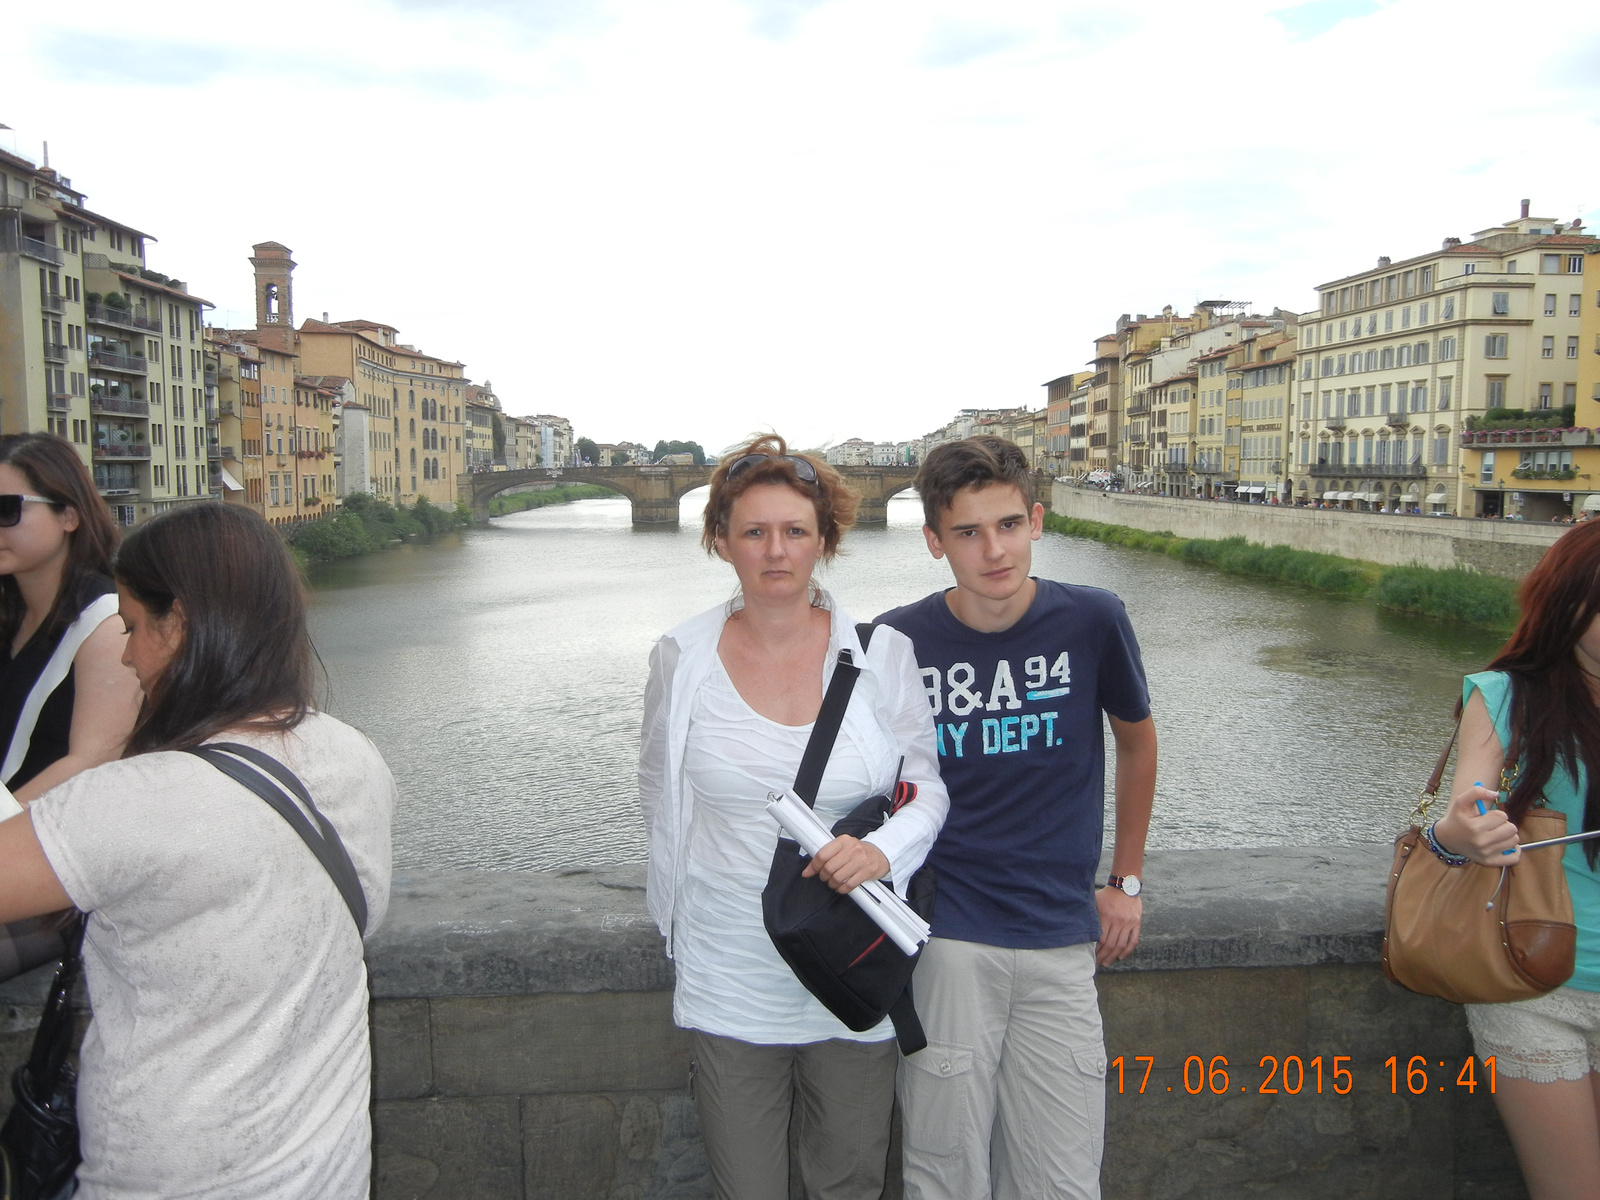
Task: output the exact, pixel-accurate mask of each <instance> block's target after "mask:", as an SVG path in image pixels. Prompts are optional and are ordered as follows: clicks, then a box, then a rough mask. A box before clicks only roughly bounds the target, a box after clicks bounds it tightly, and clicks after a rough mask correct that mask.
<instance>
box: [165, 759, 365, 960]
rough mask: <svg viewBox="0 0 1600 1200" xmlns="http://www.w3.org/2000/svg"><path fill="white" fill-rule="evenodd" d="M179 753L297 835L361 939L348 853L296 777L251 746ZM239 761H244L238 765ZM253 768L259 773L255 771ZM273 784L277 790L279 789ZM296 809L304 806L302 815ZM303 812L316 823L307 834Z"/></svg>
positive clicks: (357, 889) (357, 881)
mask: <svg viewBox="0 0 1600 1200" xmlns="http://www.w3.org/2000/svg"><path fill="white" fill-rule="evenodd" d="M185 753H187V754H192V755H194V756H195V757H196V758H201V759H204V760H205V761H206V762H208V763H210V764H211V765H212V766H213V767H215V768H216V769H217V770H219V771H221V772H222V773H223V774H224V775H226V776H227V777H228V778H229V779H232V780H233V781H234V782H236V783H241V784H243V785H244V786H245V787H247V788H249V789H250V790H251V791H252V792H254V793H255V794H256V795H258V796H260V797H261V798H262V799H263V800H265V801H266V802H267V803H268V804H270V805H271V806H272V809H273V811H274V812H276V813H277V814H278V815H279V816H280V817H282V818H283V819H284V820H285V821H287V822H288V823H289V828H291V829H293V830H294V831H295V833H297V834H299V835H300V840H301V841H303V842H304V843H305V844H306V845H307V846H309V847H310V849H311V853H313V854H315V855H316V856H317V861H318V862H320V863H321V864H322V867H323V870H325V871H327V872H328V877H329V878H330V879H332V880H333V884H334V886H335V887H337V888H338V889H339V895H341V896H342V897H344V903H345V907H347V908H348V909H349V910H350V915H351V916H352V917H353V918H355V923H356V931H357V932H358V933H360V934H361V935H362V936H363V937H364V936H366V932H367V894H366V892H364V891H362V889H361V877H360V876H359V875H358V874H357V873H356V868H355V864H354V863H353V862H351V861H350V853H349V851H347V850H346V849H345V848H344V842H343V841H342V840H340V837H339V831H338V830H337V829H335V828H334V827H333V823H332V822H331V821H329V820H328V818H327V817H325V816H323V815H322V810H321V809H319V808H318V807H317V805H316V802H315V801H314V800H312V799H311V793H310V792H308V791H306V786H305V784H303V783H301V782H300V779H299V777H298V776H296V775H295V773H294V772H293V771H291V770H289V768H288V767H286V766H284V765H283V764H282V763H281V762H279V761H278V760H277V759H275V758H273V757H272V755H270V754H264V753H263V752H261V751H260V750H257V749H256V748H255V747H254V746H244V745H241V744H239V743H238V742H211V743H209V744H207V745H204V746H191V747H190V748H189V749H188V750H187V751H185ZM240 759H244V760H246V761H244V762H240V761H239V760H240ZM252 764H253V765H252ZM257 767H259V768H261V770H257V769H256V768H257ZM262 771H266V772H268V773H270V774H271V775H272V776H273V779H275V780H276V781H277V782H276V783H274V782H273V779H268V778H267V776H266V775H263V774H262ZM278 784H282V785H283V786H282V787H279V786H278ZM284 788H287V789H288V790H289V791H290V792H292V793H294V797H295V800H298V801H299V802H300V803H299V804H298V805H297V804H296V803H295V801H294V800H291V799H289V797H288V795H286V794H285V792H284ZM301 806H304V808H303V810H302V807H301ZM307 812H309V813H310V814H311V817H312V818H314V819H315V820H316V823H317V824H316V828H313V827H312V825H311V821H310V820H308V819H307V817H306V813H307Z"/></svg>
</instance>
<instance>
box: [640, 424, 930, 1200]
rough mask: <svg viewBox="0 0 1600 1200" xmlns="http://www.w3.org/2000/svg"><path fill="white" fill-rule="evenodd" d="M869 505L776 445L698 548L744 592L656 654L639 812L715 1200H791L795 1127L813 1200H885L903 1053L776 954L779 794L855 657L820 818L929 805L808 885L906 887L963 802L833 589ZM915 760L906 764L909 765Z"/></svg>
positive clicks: (719, 510)
mask: <svg viewBox="0 0 1600 1200" xmlns="http://www.w3.org/2000/svg"><path fill="white" fill-rule="evenodd" d="M857 504H858V497H857V496H856V495H855V493H853V492H852V491H850V489H849V488H847V487H846V486H845V484H844V482H843V480H842V479H841V478H840V476H839V474H838V472H836V471H835V470H833V468H832V467H830V466H828V464H827V463H825V462H823V461H822V460H821V459H819V458H816V457H813V456H812V455H808V454H792V453H790V452H789V450H788V447H787V446H786V444H785V443H784V441H783V439H782V438H780V437H776V436H770V437H762V438H758V439H756V440H755V441H753V442H752V443H751V444H750V445H748V446H746V447H744V448H743V449H742V450H739V451H738V452H736V453H734V454H732V455H730V456H729V457H727V458H725V459H724V460H723V461H722V463H721V464H720V465H719V466H718V467H717V469H716V471H715V472H714V473H713V475H712V477H711V494H710V497H709V498H708V500H707V501H706V510H705V526H704V534H703V539H702V540H703V544H704V546H705V548H706V550H707V551H709V552H711V553H714V554H716V555H717V556H718V557H719V558H721V559H722V560H723V561H725V562H727V563H729V564H730V565H731V566H732V567H733V570H734V574H735V575H736V576H737V578H738V583H739V592H738V594H737V596H736V597H735V598H734V599H733V600H731V601H730V602H728V603H726V604H719V605H717V606H716V607H715V608H713V609H711V610H709V611H707V612H704V613H701V614H700V615H699V616H697V617H694V618H691V619H690V620H688V621H685V622H684V623H683V624H681V625H679V626H678V627H677V628H675V629H673V630H672V631H671V632H669V633H668V634H667V635H666V636H664V637H663V638H661V640H660V641H658V642H657V643H656V646H655V649H654V651H653V652H652V653H651V656H650V682H649V685H648V687H647V688H646V691H645V703H644V730H643V744H642V747H641V750H640V757H639V801H640V805H641V807H642V809H643V814H644V822H645V827H646V829H647V831H648V834H649V840H650V866H649V879H648V889H647V894H648V900H649V904H650V911H651V914H652V915H653V916H654V918H655V920H656V922H657V924H658V925H659V926H660V928H661V932H662V934H663V935H664V936H665V937H666V939H667V953H668V955H669V956H670V957H672V958H673V959H674V960H675V963H676V968H677V985H676V990H675V992H674V995H673V1019H674V1021H675V1022H676V1023H677V1024H678V1025H679V1026H680V1027H681V1028H683V1029H686V1030H688V1032H689V1049H690V1055H691V1089H692V1091H693V1095H694V1101H695V1107H696V1109H697V1111H698V1113H699V1117H700V1128H701V1132H702V1134H703V1136H704V1139H705V1146H706V1154H707V1158H708V1160H709V1164H710V1169H711V1178H712V1184H713V1187H714V1190H715V1193H716V1195H717V1196H718V1197H719V1198H720V1200H787V1197H788V1196H789V1179H790V1162H789V1128H790V1119H791V1115H793V1116H794V1117H795V1118H796V1119H797V1126H798V1129H797V1132H798V1156H797V1157H798V1162H797V1164H796V1166H797V1167H798V1172H799V1176H800V1179H801V1181H802V1182H803V1184H804V1189H805V1194H806V1195H807V1196H808V1197H811V1198H812V1200H877V1197H879V1196H880V1194H881V1193H882V1191H883V1188H884V1181H885V1177H886V1169H887V1159H888V1149H889V1125H890V1112H891V1110H892V1108H893V1104H894V1082H895V1066H896V1062H897V1059H898V1057H899V1054H898V1051H897V1048H896V1044H895V1040H894V1030H893V1028H892V1026H891V1025H890V1023H889V1021H887V1020H885V1021H883V1022H881V1023H880V1024H879V1025H878V1026H876V1027H874V1028H873V1029H870V1030H867V1031H865V1032H863V1033H856V1032H852V1031H851V1030H850V1029H848V1028H847V1027H846V1026H845V1025H844V1024H842V1023H841V1022H840V1021H839V1019H838V1018H837V1017H835V1016H834V1015H833V1014H832V1013H831V1012H829V1011H828V1009H826V1008H825V1007H824V1006H823V1005H822V1004H821V1003H820V1002H819V1001H818V1000H816V998H815V997H813V996H812V995H811V993H810V992H808V991H807V990H806V989H805V987H804V986H803V985H802V984H801V983H800V981H799V980H798V979H797V978H796V976H795V975H794V974H793V972H792V971H791V970H790V969H789V967H788V966H787V965H786V964H785V963H784V961H783V959H782V958H780V957H779V955H778V952H777V950H776V948H775V947H774V946H773V943H772V940H771V938H770V937H769V936H768V934H767V931H766V928H765V925H764V924H763V920H762V889H763V888H764V886H765V885H766V882H767V877H768V872H769V869H770V867H771V865H772V861H773V853H774V850H775V847H776V845H777V842H778V838H779V829H778V826H777V824H776V823H775V822H774V821H773V819H772V818H771V817H770V816H769V815H768V814H767V808H766V798H767V796H768V795H769V794H770V793H778V792H783V791H785V790H786V789H788V788H789V787H790V786H791V785H792V783H793V781H794V779H795V776H796V773H797V770H798V768H799V765H800V760H801V756H802V754H803V752H804V750H805V748H806V744H807V741H808V740H809V737H810V734H811V726H812V723H813V722H814V721H815V719H816V718H817V715H818V710H819V709H820V708H821V705H822V697H823V693H824V691H825V689H826V687H827V685H828V683H829V681H830V680H831V678H832V674H833V668H834V663H835V661H836V660H837V659H838V657H839V654H840V651H841V650H849V651H850V652H851V654H852V657H853V658H854V661H855V663H856V664H857V665H858V666H860V667H861V675H860V677H859V679H858V680H857V683H856V687H855V692H854V694H853V696H852V698H851V701H850V704H849V707H848V708H847V710H846V714H845V718H844V724H843V727H842V729H841V730H840V733H839V737H838V740H837V741H836V743H835V745H834V748H833V752H832V755H831V757H830V758H829V759H828V763H827V769H826V771H825V773H824V775H823V778H822V783H821V786H820V788H819V790H818V793H817V796H816V813H817V816H818V817H819V818H821V820H822V822H823V824H825V825H829V826H831V825H833V824H834V823H835V822H836V821H837V820H839V819H840V818H841V817H843V816H845V815H846V814H848V813H849V812H850V811H851V809H853V808H854V807H855V806H856V805H857V804H858V803H859V802H861V801H862V800H865V799H866V798H868V797H870V796H875V795H883V794H886V793H887V792H889V791H891V790H892V789H893V787H894V784H895V780H896V777H897V774H898V776H899V777H900V778H901V779H904V780H907V781H909V782H911V783H914V784H915V785H916V786H917V789H918V794H917V797H916V799H915V800H913V801H911V802H910V803H909V804H906V805H904V806H903V807H902V808H900V809H899V810H898V811H897V812H896V813H895V814H894V815H893V816H891V817H890V818H889V819H888V820H887V821H886V822H885V823H884V825H883V826H882V828H880V829H879V830H877V831H876V832H874V833H872V834H869V835H868V836H867V837H866V838H864V839H862V840H860V841H858V840H856V839H855V838H852V837H839V838H836V839H834V840H833V841H832V842H829V843H828V844H827V845H826V846H825V847H823V849H822V850H821V851H819V852H818V854H817V855H816V858H815V859H814V861H813V863H812V864H811V866H810V867H808V868H807V873H808V874H811V873H813V872H814V873H815V874H816V875H819V876H820V877H821V878H822V879H823V880H824V881H825V882H826V883H828V885H829V886H830V887H832V888H833V889H834V890H835V891H838V892H841V893H844V892H849V891H850V890H852V889H853V888H855V887H856V886H858V885H860V884H862V883H865V882H866V881H868V880H873V879H888V880H891V881H892V882H894V883H895V884H896V885H897V886H899V887H901V888H902V889H903V888H904V886H905V885H906V884H907V883H909V881H910V879H911V877H912V876H913V875H914V874H915V873H916V871H917V869H918V868H919V867H920V866H921V865H922V862H923V860H924V858H925V857H926V856H927V853H928V850H929V847H930V846H932V844H933V841H934V838H935V836H936V835H937V834H938V832H939V827H940V826H941V825H942V824H943V822H944V814H945V810H946V808H947V807H948V801H947V799H946V796H945V791H944V786H943V784H942V783H941V782H940V779H939V766H938V759H937V756H936V754H935V750H934V740H933V737H934V735H933V719H932V716H931V715H930V713H929V711H928V705H927V702H926V700H925V699H924V695H923V690H922V681H921V678H920V676H919V675H918V672H917V664H916V660H915V657H914V656H913V654H912V650H911V643H910V642H909V641H908V640H907V639H906V638H905V637H904V636H902V635H901V634H899V633H897V632H896V631H895V630H892V629H879V630H877V631H876V632H875V635H874V636H873V637H872V638H871V639H870V643H869V648H868V649H867V650H866V651H865V653H863V650H862V647H861V639H860V638H859V637H858V636H857V632H856V628H855V623H854V622H853V621H852V620H851V618H850V617H849V616H847V615H846V614H845V613H844V612H843V611H842V610H841V608H840V606H839V604H838V602H837V601H836V600H835V599H834V598H833V597H832V596H831V595H829V594H828V593H827V592H825V591H823V590H822V588H821V587H820V586H818V584H817V582H816V580H815V579H814V577H813V571H814V569H815V568H816V566H817V564H818V563H819V562H825V561H826V560H828V559H831V558H832V557H833V556H834V554H835V553H836V552H837V551H838V548H839V541H840V539H841V538H842V537H843V535H844V533H845V531H846V530H848V529H849V528H850V526H851V525H852V524H853V522H854V520H855V514H856V508H857ZM902 760H903V762H904V766H903V768H900V767H899V764H900V763H901V762H902Z"/></svg>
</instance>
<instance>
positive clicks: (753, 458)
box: [0, 454, 817, 498]
mask: <svg viewBox="0 0 1600 1200" xmlns="http://www.w3.org/2000/svg"><path fill="white" fill-rule="evenodd" d="M773 459H777V460H778V461H779V462H786V463H788V464H789V465H790V466H791V467H793V468H794V473H795V474H796V475H798V476H799V477H800V478H801V479H803V480H805V482H807V483H815V482H816V481H817V469H816V467H814V466H812V465H811V461H810V460H809V459H805V458H800V457H799V456H798V455H794V454H746V455H745V456H744V457H743V458H736V459H734V460H733V462H731V463H729V464H728V478H729V479H737V478H739V476H740V475H742V474H744V473H745V472H746V471H748V470H749V469H750V468H751V467H753V466H755V465H756V464H757V463H764V462H771V461H772V460H773ZM0 498H3V497H0Z"/></svg>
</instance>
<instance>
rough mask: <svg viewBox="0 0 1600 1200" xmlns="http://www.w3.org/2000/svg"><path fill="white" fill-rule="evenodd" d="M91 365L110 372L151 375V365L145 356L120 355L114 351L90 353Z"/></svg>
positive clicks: (92, 351) (93, 351)
mask: <svg viewBox="0 0 1600 1200" xmlns="http://www.w3.org/2000/svg"><path fill="white" fill-rule="evenodd" d="M89 364H90V365H91V366H95V367H104V368H105V369H106V370H108V371H124V372H126V373H128V374H129V375H147V374H149V373H150V363H149V362H148V361H147V360H146V359H145V358H144V356H143V355H138V354H118V353H117V352H116V351H114V350H91V351H89Z"/></svg>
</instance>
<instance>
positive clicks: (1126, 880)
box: [1106, 875, 1144, 896]
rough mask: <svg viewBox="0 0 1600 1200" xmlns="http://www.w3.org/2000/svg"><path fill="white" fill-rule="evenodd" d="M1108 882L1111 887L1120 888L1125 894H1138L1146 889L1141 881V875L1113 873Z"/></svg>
mask: <svg viewBox="0 0 1600 1200" xmlns="http://www.w3.org/2000/svg"><path fill="white" fill-rule="evenodd" d="M1106 883H1107V885H1109V886H1110V887H1114V888H1118V889H1120V890H1121V891H1122V892H1123V893H1124V894H1126V895H1129V896H1137V895H1138V894H1139V893H1140V892H1141V891H1143V890H1144V889H1143V886H1142V885H1141V884H1140V883H1139V877H1138V876H1137V875H1113V876H1111V877H1110V878H1109V879H1107V880H1106Z"/></svg>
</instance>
